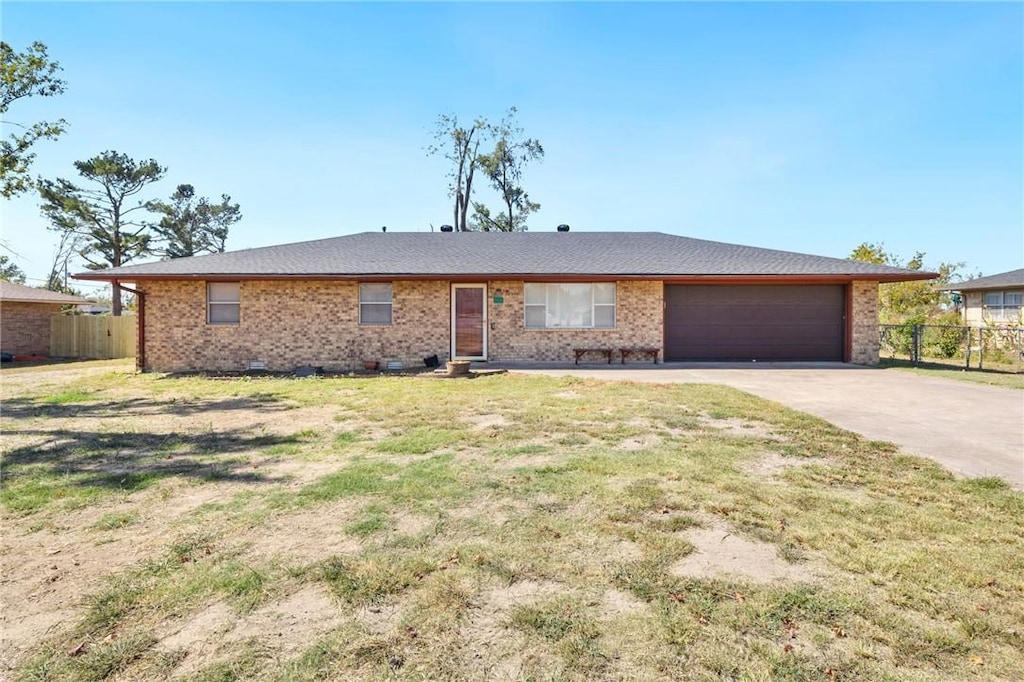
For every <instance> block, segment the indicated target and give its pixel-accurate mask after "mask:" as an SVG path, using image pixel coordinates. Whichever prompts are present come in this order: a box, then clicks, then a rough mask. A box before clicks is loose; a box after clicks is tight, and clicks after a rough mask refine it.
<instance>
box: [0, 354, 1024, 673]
mask: <svg viewBox="0 0 1024 682" xmlns="http://www.w3.org/2000/svg"><path fill="white" fill-rule="evenodd" d="M54 370H55V371H58V370H59V372H60V374H52V375H50V374H47V373H45V372H38V373H32V374H28V375H25V377H23V378H21V379H20V380H19V379H18V378H17V375H16V374H8V373H6V372H5V374H4V377H5V378H4V381H3V383H2V390H3V399H4V410H3V419H2V430H3V446H2V447H3V457H4V462H3V489H2V492H0V496H2V498H0V499H2V504H3V519H2V529H3V530H2V533H3V540H4V547H5V552H4V555H3V557H2V558H0V559H2V561H3V564H2V568H3V569H4V570H3V573H4V582H3V584H2V585H0V588H2V589H3V592H2V596H3V602H4V608H5V610H6V611H7V613H6V614H5V615H6V617H7V619H8V622H9V623H11V626H10V627H7V628H6V629H5V632H4V633H3V635H2V637H3V638H4V641H3V648H4V649H5V650H7V651H9V652H10V653H8V654H7V655H6V657H5V660H7V661H8V662H10V663H12V664H13V665H14V670H12V671H11V673H10V675H9V677H10V679H12V680H61V681H64V680H71V681H74V680H154V679H170V678H172V677H174V678H176V679H192V680H209V681H212V680H280V681H285V680H288V681H292V680H362V679H368V680H388V679H401V680H428V679H431V680H433V679H443V680H505V679H512V680H591V679H602V680H658V679H662V680H720V679H734V680H1020V679H1024V653H1022V652H1024V626H1022V625H1021V624H1022V623H1024V495H1021V494H1019V493H1015V492H1013V491H1012V490H1010V489H1008V487H1007V486H1006V485H1005V484H1003V483H1002V482H1001V481H998V480H995V479H973V480H957V479H955V478H954V477H953V476H951V475H950V474H949V473H947V472H946V471H944V470H942V469H941V468H939V467H938V466H936V465H935V464H933V463H931V462H929V461H926V460H921V459H917V458H913V457H909V456H906V455H903V454H901V453H899V452H897V451H896V450H895V449H894V448H893V447H892V446H891V445H889V444H886V443H879V442H869V441H866V440H864V439H862V438H860V437H858V436H855V435H853V434H851V433H848V432H845V431H842V430H840V429H837V428H835V427H833V426H831V425H829V424H827V423H825V422H823V421H821V420H819V419H816V418H813V417H809V416H807V415H804V414H801V413H798V412H794V411H792V410H788V409H785V408H782V407H780V406H779V405H777V404H774V403H770V402H768V401H765V400H762V399H759V398H756V397H754V396H751V395H748V394H744V393H741V392H739V391H735V390H731V389H728V388H724V387H716V386H699V385H650V384H643V385H641V384H630V383H613V382H601V381H596V380H582V379H574V378H563V379H552V378H542V377H523V376H516V375H508V374H506V375H494V376H487V377H481V378H477V379H473V380H437V379H433V378H431V377H427V376H422V377H386V376H385V377H372V378H329V379H323V378H313V379H303V380H294V379H279V378H233V379H224V378H209V379H207V378H199V377H190V378H171V377H164V376H160V375H135V374H132V373H131V372H130V371H128V370H129V367H128V366H127V365H125V366H123V367H120V366H116V367H113V368H110V367H105V368H101V369H97V370H96V372H95V373H91V374H90V373H87V372H84V373H82V374H79V375H75V374H74V373H68V372H67V368H64V367H60V368H54Z"/></svg>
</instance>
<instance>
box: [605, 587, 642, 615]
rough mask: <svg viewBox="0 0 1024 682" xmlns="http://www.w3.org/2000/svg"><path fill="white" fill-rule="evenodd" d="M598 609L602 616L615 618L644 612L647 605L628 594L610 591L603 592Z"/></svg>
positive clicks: (620, 591) (614, 590)
mask: <svg viewBox="0 0 1024 682" xmlns="http://www.w3.org/2000/svg"><path fill="white" fill-rule="evenodd" d="M600 607H601V613H602V614H603V615H605V616H609V617H612V618H616V617H618V616H624V615H627V614H633V613H639V612H641V611H644V610H646V609H647V604H645V603H644V602H642V601H640V599H638V598H637V597H635V596H634V595H632V594H630V593H629V592H623V591H622V590H616V589H610V590H605V592H604V595H602V597H601V603H600Z"/></svg>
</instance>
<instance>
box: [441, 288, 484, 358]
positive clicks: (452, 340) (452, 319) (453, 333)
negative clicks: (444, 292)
mask: <svg viewBox="0 0 1024 682" xmlns="http://www.w3.org/2000/svg"><path fill="white" fill-rule="evenodd" d="M456 289H480V290H481V291H482V292H483V321H482V324H483V332H484V338H483V355H480V356H476V355H473V356H466V355H460V356H457V355H455V325H456V320H455V290H456ZM451 299H452V306H451V307H452V315H451V327H452V333H451V348H450V351H451V352H450V353H449V356H450V357H451V358H452V359H453V360H486V359H487V331H488V329H487V328H488V324H487V308H488V306H487V283H486V282H483V283H481V284H455V283H452V289H451Z"/></svg>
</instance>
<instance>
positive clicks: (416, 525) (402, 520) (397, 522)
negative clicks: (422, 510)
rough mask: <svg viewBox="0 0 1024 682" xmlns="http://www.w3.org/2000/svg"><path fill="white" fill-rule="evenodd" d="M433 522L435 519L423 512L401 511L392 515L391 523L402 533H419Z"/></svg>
mask: <svg viewBox="0 0 1024 682" xmlns="http://www.w3.org/2000/svg"><path fill="white" fill-rule="evenodd" d="M433 524H434V519H432V518H430V517H428V516H423V515H421V514H412V513H399V514H393V515H392V516H391V525H392V526H393V527H394V529H395V530H396V531H398V532H399V533H401V534H402V535H412V536H416V535H419V534H420V533H422V532H423V531H425V530H427V528H430V526H431V525H433Z"/></svg>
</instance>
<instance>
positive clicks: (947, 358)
mask: <svg viewBox="0 0 1024 682" xmlns="http://www.w3.org/2000/svg"><path fill="white" fill-rule="evenodd" d="M879 342H880V346H879V355H880V356H881V357H883V358H884V357H888V358H890V359H899V360H909V361H910V362H912V363H914V364H929V365H943V366H948V367H956V368H958V369H988V370H1000V371H1005V372H1024V327H969V326H956V325H937V324H909V323H908V324H883V325H881V326H880V327H879Z"/></svg>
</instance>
